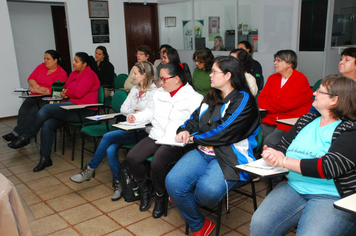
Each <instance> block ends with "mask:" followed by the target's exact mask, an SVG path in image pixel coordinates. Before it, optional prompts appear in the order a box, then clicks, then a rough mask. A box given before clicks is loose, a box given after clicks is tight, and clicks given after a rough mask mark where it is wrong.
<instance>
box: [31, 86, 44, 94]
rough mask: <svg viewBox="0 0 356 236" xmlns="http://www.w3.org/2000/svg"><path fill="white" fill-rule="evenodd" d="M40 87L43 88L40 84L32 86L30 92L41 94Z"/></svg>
mask: <svg viewBox="0 0 356 236" xmlns="http://www.w3.org/2000/svg"><path fill="white" fill-rule="evenodd" d="M39 88H41V87H39V86H38V87H30V92H31V93H38V94H40V93H41V90H40V89H39Z"/></svg>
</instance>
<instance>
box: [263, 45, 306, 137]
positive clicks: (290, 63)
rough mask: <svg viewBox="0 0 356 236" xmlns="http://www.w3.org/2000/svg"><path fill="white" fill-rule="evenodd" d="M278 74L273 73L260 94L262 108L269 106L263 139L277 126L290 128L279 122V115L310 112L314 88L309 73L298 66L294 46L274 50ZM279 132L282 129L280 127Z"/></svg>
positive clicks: (284, 128)
mask: <svg viewBox="0 0 356 236" xmlns="http://www.w3.org/2000/svg"><path fill="white" fill-rule="evenodd" d="M273 64H274V67H275V70H276V73H275V74H272V75H271V76H270V77H269V78H268V80H267V83H266V85H265V87H264V88H263V89H262V91H261V92H260V94H259V96H258V106H259V108H262V109H266V110H267V113H266V116H265V117H264V118H263V120H262V124H261V127H262V130H263V139H264V140H265V138H266V137H267V136H268V135H275V134H272V133H273V132H275V131H276V130H284V131H288V130H289V129H290V126H288V125H283V124H280V123H277V119H287V118H296V117H301V116H302V115H304V114H305V113H308V112H309V110H310V107H311V104H312V96H313V91H312V89H311V88H310V85H309V82H308V79H307V77H305V75H304V74H303V73H301V72H299V71H298V70H296V68H297V64H298V62H297V55H296V53H295V52H294V51H292V50H281V51H278V52H277V53H276V54H274V62H273ZM277 132H278V131H277Z"/></svg>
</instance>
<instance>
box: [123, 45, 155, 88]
mask: <svg viewBox="0 0 356 236" xmlns="http://www.w3.org/2000/svg"><path fill="white" fill-rule="evenodd" d="M150 56H151V48H150V47H149V46H147V45H141V46H138V48H137V49H136V58H137V62H141V61H148V59H149V58H150ZM134 67H135V66H133V67H132V69H131V71H130V74H129V76H128V77H127V79H126V81H125V84H124V89H125V91H126V92H128V93H129V92H130V90H131V89H132V88H133V87H134V86H135V85H137V83H136V82H135V80H134V78H133V77H132V74H133V69H134ZM153 70H154V74H155V77H154V79H155V82H156V81H157V76H158V75H157V70H156V67H153Z"/></svg>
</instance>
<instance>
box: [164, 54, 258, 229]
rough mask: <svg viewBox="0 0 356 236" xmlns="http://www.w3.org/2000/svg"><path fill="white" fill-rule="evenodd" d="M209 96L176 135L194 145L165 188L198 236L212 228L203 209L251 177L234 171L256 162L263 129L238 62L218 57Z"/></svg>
mask: <svg viewBox="0 0 356 236" xmlns="http://www.w3.org/2000/svg"><path fill="white" fill-rule="evenodd" d="M210 80H211V87H212V89H211V91H209V93H208V95H207V96H205V97H204V100H203V102H202V103H201V105H200V107H199V108H198V109H196V110H195V111H194V113H193V114H192V115H191V117H190V119H189V120H187V121H186V122H185V123H184V124H183V125H181V126H180V127H179V129H178V130H177V133H178V135H177V136H176V141H177V142H184V143H188V142H194V143H195V144H197V145H198V146H197V148H196V149H194V150H192V151H190V152H188V153H187V154H185V155H184V156H183V157H182V158H181V159H180V160H179V161H178V162H177V163H176V164H175V166H174V167H173V169H172V170H171V171H170V172H169V174H168V175H167V178H166V187H167V191H168V194H169V196H170V197H171V199H172V200H173V202H174V204H176V206H177V207H178V209H179V211H180V212H181V213H182V215H183V216H184V218H185V219H186V221H187V223H188V224H189V226H190V227H191V229H192V231H193V236H195V235H197V236H198V235H206V236H207V235H209V234H210V233H211V231H212V230H213V228H214V224H213V223H212V222H211V221H210V220H209V219H206V218H205V217H204V216H203V215H202V214H201V213H200V211H199V206H210V205H215V204H217V203H218V202H219V201H220V200H221V199H222V198H223V197H224V195H225V194H227V193H228V192H229V190H230V189H233V188H236V187H239V186H241V185H242V184H244V182H245V181H247V180H248V179H249V178H250V176H249V175H248V174H245V173H242V172H241V173H239V172H238V171H237V170H236V168H235V166H236V165H239V164H246V163H249V162H252V161H254V160H255V159H254V157H253V151H252V149H253V148H255V147H256V146H257V142H256V139H255V137H256V135H257V134H258V126H259V124H260V117H259V112H258V109H257V104H256V99H255V97H254V96H252V94H251V92H250V88H249V86H248V84H247V82H246V79H245V76H244V71H243V70H242V67H241V66H240V64H239V62H238V60H237V59H236V58H235V57H232V56H228V57H217V58H216V59H215V63H214V64H213V68H212V72H211V74H210Z"/></svg>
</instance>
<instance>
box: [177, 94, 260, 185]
mask: <svg viewBox="0 0 356 236" xmlns="http://www.w3.org/2000/svg"><path fill="white" fill-rule="evenodd" d="M260 122H261V119H260V115H259V111H258V106H257V104H256V100H255V98H254V97H253V96H252V95H251V94H249V93H247V92H244V91H237V90H233V91H232V92H231V93H230V94H229V95H228V96H226V97H225V98H224V99H223V100H222V101H220V102H218V103H217V104H216V105H215V106H213V107H209V105H208V104H206V103H204V101H203V102H202V103H201V105H200V107H199V108H198V109H197V110H196V111H195V112H193V114H192V115H191V117H190V119H188V120H187V121H186V122H185V123H184V124H183V125H182V126H181V127H179V128H178V130H177V133H179V132H181V131H188V132H189V133H190V134H194V143H196V144H198V145H203V146H213V147H214V152H215V156H216V159H217V160H218V162H219V165H220V168H221V169H222V171H223V173H224V177H225V179H226V180H232V181H238V180H243V181H245V180H248V179H249V177H250V176H249V175H248V174H246V173H243V172H241V173H239V172H238V171H237V169H236V168H235V166H236V165H239V164H246V163H249V162H252V161H254V160H255V158H254V156H253V148H255V147H256V146H257V141H256V135H257V134H258V129H259V125H260Z"/></svg>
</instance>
